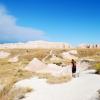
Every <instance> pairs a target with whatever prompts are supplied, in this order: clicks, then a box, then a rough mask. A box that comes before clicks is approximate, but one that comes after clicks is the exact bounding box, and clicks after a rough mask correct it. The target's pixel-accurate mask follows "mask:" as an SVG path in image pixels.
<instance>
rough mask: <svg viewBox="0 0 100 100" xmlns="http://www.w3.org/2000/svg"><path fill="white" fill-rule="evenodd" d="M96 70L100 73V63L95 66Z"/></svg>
mask: <svg viewBox="0 0 100 100" xmlns="http://www.w3.org/2000/svg"><path fill="white" fill-rule="evenodd" d="M95 69H96V71H97V72H98V73H100V63H96V64H95Z"/></svg>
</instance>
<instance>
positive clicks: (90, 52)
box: [77, 49, 100, 57]
mask: <svg viewBox="0 0 100 100" xmlns="http://www.w3.org/2000/svg"><path fill="white" fill-rule="evenodd" d="M77 51H78V54H79V57H91V56H94V55H96V54H97V53H100V49H77Z"/></svg>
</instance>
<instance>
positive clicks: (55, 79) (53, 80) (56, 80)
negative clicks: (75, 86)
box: [34, 72, 72, 84]
mask: <svg viewBox="0 0 100 100" xmlns="http://www.w3.org/2000/svg"><path fill="white" fill-rule="evenodd" d="M34 76H38V78H40V79H46V80H47V83H50V84H60V83H65V82H68V81H70V80H71V79H72V76H71V75H70V74H66V75H63V76H53V75H51V74H49V73H35V72H34Z"/></svg>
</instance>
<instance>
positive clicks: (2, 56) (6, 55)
mask: <svg viewBox="0 0 100 100" xmlns="http://www.w3.org/2000/svg"><path fill="white" fill-rule="evenodd" d="M9 55H10V53H8V52H5V51H0V58H7V57H8V56H9Z"/></svg>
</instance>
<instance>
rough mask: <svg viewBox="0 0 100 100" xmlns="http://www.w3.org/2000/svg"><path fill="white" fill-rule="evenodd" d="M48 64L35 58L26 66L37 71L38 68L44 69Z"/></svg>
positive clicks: (29, 69)
mask: <svg viewBox="0 0 100 100" xmlns="http://www.w3.org/2000/svg"><path fill="white" fill-rule="evenodd" d="M45 67H46V64H45V63H43V62H41V61H40V60H38V59H37V58H34V59H33V60H32V61H31V62H30V63H29V64H28V65H27V66H26V67H25V70H28V71H32V72H36V71H38V70H41V69H44V68H45Z"/></svg>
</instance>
